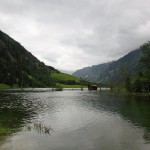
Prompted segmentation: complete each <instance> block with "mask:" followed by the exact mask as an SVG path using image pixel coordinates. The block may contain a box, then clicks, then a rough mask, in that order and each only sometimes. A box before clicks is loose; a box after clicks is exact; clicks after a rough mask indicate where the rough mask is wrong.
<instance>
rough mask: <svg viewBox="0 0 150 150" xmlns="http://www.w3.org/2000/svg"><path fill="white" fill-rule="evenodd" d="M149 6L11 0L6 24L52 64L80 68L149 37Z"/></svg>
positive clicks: (1, 5) (0, 20)
mask: <svg viewBox="0 0 150 150" xmlns="http://www.w3.org/2000/svg"><path fill="white" fill-rule="evenodd" d="M149 6H150V1H149V0H132V1H131V0H42V1H41V0H5V1H2V2H0V24H1V29H2V30H3V31H5V32H6V33H8V34H9V35H10V36H12V37H14V38H15V39H16V40H18V41H19V42H20V43H22V44H23V45H24V46H25V47H26V48H27V49H28V50H29V51H31V52H32V53H33V54H34V55H36V56H37V57H38V58H39V59H42V61H45V63H46V64H48V65H53V66H54V67H56V68H60V69H63V70H75V69H80V67H84V66H87V65H94V64H98V63H103V62H107V61H111V60H114V59H117V58H119V57H121V56H122V55H124V54H126V53H128V52H130V51H131V50H134V49H136V48H138V47H139V46H140V45H141V44H143V43H144V42H146V41H148V40H149V39H150V9H149ZM68 62H69V63H68Z"/></svg>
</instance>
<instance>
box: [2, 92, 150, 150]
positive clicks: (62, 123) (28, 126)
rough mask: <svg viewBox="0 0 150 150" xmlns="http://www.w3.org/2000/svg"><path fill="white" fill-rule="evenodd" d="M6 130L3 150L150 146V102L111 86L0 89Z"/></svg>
mask: <svg viewBox="0 0 150 150" xmlns="http://www.w3.org/2000/svg"><path fill="white" fill-rule="evenodd" d="M3 130H8V134H7V135H6V134H3V133H2V131H3ZM0 132H1V133H0V150H100V149H102V150H149V149H150V101H149V100H148V97H135V96H127V95H114V94H113V95H112V94H110V93H109V92H108V91H96V92H89V91H71V90H69V91H67V90H66V91H62V92H60V91H58V92H38V93H35V92H34V93H9V94H0Z"/></svg>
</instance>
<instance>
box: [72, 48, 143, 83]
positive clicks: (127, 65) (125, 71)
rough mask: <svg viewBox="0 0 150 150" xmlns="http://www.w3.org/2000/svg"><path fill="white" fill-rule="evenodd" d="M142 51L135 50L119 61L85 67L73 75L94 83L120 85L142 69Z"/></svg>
mask: <svg viewBox="0 0 150 150" xmlns="http://www.w3.org/2000/svg"><path fill="white" fill-rule="evenodd" d="M141 54H142V51H141V50H140V49H137V50H134V51H132V52H130V53H128V54H127V55H125V56H124V57H122V58H120V59H118V60H117V61H113V62H109V63H104V64H100V65H94V66H91V67H85V68H83V69H80V70H77V71H76V72H74V73H73V75H74V76H77V77H80V78H83V79H88V80H90V81H93V82H101V83H108V82H110V81H113V82H116V83H119V82H122V80H124V79H125V78H127V77H131V76H134V75H135V74H136V73H137V72H139V71H140V70H141V69H142V66H141V64H140V62H139V60H140V58H141Z"/></svg>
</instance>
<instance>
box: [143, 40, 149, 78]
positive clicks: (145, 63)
mask: <svg viewBox="0 0 150 150" xmlns="http://www.w3.org/2000/svg"><path fill="white" fill-rule="evenodd" d="M141 49H142V52H143V55H142V57H141V62H142V64H143V66H144V69H145V70H144V73H145V76H146V77H147V78H148V79H149V80H150V42H148V43H145V44H144V45H142V46H141Z"/></svg>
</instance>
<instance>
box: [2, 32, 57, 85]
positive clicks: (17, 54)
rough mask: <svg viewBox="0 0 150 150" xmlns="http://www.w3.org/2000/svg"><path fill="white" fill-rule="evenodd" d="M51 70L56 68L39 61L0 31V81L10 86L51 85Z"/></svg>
mask: <svg viewBox="0 0 150 150" xmlns="http://www.w3.org/2000/svg"><path fill="white" fill-rule="evenodd" d="M52 72H57V70H55V69H54V68H53V67H50V66H46V65H45V64H44V63H42V62H40V61H39V60H38V59H37V58H36V57H34V56H33V55H32V54H31V53H30V52H28V51H27V50H26V49H25V48H24V47H23V46H21V45H20V44H19V43H18V42H16V41H15V40H13V39H12V38H10V37H9V36H8V35H6V34H5V33H3V32H2V31H0V83H4V84H7V85H10V86H11V87H12V86H13V85H18V86H19V87H21V86H22V87H46V86H52V85H54V81H53V79H52V78H51V77H50V74H51V73H52Z"/></svg>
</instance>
